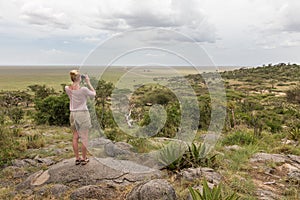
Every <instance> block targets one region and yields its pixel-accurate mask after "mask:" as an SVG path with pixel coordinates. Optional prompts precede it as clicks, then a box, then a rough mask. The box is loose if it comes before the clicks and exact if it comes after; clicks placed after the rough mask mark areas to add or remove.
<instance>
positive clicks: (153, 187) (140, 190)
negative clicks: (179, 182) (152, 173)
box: [126, 179, 177, 200]
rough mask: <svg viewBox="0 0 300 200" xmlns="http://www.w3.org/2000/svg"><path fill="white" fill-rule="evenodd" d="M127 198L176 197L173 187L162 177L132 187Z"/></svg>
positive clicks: (134, 199) (132, 199)
mask: <svg viewBox="0 0 300 200" xmlns="http://www.w3.org/2000/svg"><path fill="white" fill-rule="evenodd" d="M126 199H127V200H153V199H160V200H173V199H177V197H176V193H175V190H174V188H173V187H172V186H171V185H170V184H169V183H168V182H167V181H166V180H164V179H155V180H151V181H149V182H146V183H143V184H139V185H137V186H136V187H134V188H133V189H132V190H131V192H130V193H129V194H128V195H127V197H126Z"/></svg>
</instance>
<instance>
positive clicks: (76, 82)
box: [65, 70, 96, 165]
mask: <svg viewBox="0 0 300 200" xmlns="http://www.w3.org/2000/svg"><path fill="white" fill-rule="evenodd" d="M70 77H71V80H72V82H73V83H72V85H70V86H66V87H65V90H66V93H67V94H68V96H69V99H70V125H71V130H72V132H73V150H74V154H75V157H76V160H75V164H76V165H79V164H82V165H85V164H87V163H88V162H89V159H88V158H87V155H86V154H87V145H88V131H89V128H90V127H91V119H90V113H89V111H88V108H87V104H86V101H87V98H88V97H95V95H96V92H95V89H94V88H93V86H92V85H91V82H90V79H89V77H88V76H87V75H80V73H79V71H78V70H72V71H70ZM82 78H84V80H85V82H86V83H87V86H88V88H87V87H80V82H81V79H82ZM79 138H80V139H81V143H82V147H81V150H82V158H80V157H79V150H78V139H79Z"/></svg>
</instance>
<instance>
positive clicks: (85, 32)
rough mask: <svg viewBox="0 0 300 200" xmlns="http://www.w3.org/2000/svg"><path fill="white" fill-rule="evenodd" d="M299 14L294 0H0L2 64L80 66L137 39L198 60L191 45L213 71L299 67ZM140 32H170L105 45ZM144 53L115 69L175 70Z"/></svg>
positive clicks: (168, 59) (166, 61)
mask: <svg viewBox="0 0 300 200" xmlns="http://www.w3.org/2000/svg"><path fill="white" fill-rule="evenodd" d="M299 10H300V1H299V0H227V1H221V0H187V1H182V0H143V1H141V0H109V1H107V0H86V1H82V0H72V1H67V0H64V1H63V0H51V1H49V0H30V1H28V0H10V1H7V0H0V44H1V45H0V65H61V64H63V65H78V64H81V63H82V62H83V61H84V60H85V59H86V58H87V57H88V55H89V54H90V52H92V50H93V49H95V48H97V46H98V48H102V51H101V52H102V56H103V57H109V56H111V55H113V56H115V55H116V52H114V51H115V50H116V49H122V46H123V47H131V45H132V44H133V43H135V44H137V43H139V42H140V41H136V40H142V41H143V46H145V47H152V46H156V47H157V45H158V44H162V43H164V44H166V43H168V44H171V43H172V44H176V45H177V46H178V47H180V48H181V49H186V51H188V50H190V54H191V57H193V56H194V57H197V56H199V55H197V53H198V51H197V52H196V53H195V52H194V51H193V50H192V49H191V48H190V47H189V45H191V43H193V44H192V45H195V44H198V45H200V46H201V48H203V49H204V51H205V52H206V53H207V56H208V57H209V58H210V59H211V60H212V62H213V63H214V64H215V65H218V66H225V65H230V66H260V65H263V64H268V63H279V62H291V63H298V64H299V63H300V54H299V52H300V12H299ZM143 28H150V29H154V30H157V29H163V30H168V31H169V32H170V33H171V32H173V33H174V34H158V31H154V32H152V33H151V34H146V33H145V34H144V35H143V37H140V36H136V35H134V34H132V37H130V39H128V38H129V37H124V38H126V39H125V40H123V41H122V42H119V43H118V45H120V46H118V45H116V44H114V45H108V44H107V41H110V40H111V38H113V37H116V35H118V34H119V35H120V34H124V33H125V34H127V35H128V34H130V31H133V30H139V29H143ZM128 31H129V32H128ZM178 34H182V35H183V36H184V37H178ZM150 35H151V37H150ZM103 42H104V43H105V42H106V45H104V46H102V47H101V45H100V46H99V44H101V43H103ZM108 43H109V42H108ZM133 46H134V45H133ZM158 46H159V45H158ZM138 47H141V46H138ZM127 50H130V48H127ZM173 50H174V52H175V53H176V48H175V47H174V48H173ZM142 53H145V57H143V61H141V59H140V60H139V59H138V57H140V55H139V53H137V54H136V55H135V56H134V55H131V56H128V57H127V58H126V59H123V61H122V62H123V63H122V62H121V61H120V63H118V64H142V63H140V62H144V64H147V63H148V64H149V63H157V62H161V63H160V64H170V63H171V60H172V64H176V63H174V62H175V60H176V59H175V60H174V59H172V58H171V57H168V56H166V54H165V53H163V52H157V51H156V52H151V51H144V52H140V54H142ZM164 56H165V57H164ZM154 57H156V59H154ZM157 57H160V59H157ZM163 57H164V59H163ZM138 60H139V63H137V62H138ZM153 60H154V61H153ZM162 60H164V62H163V61H162ZM177 64H178V65H180V64H181V63H180V62H178V63H177Z"/></svg>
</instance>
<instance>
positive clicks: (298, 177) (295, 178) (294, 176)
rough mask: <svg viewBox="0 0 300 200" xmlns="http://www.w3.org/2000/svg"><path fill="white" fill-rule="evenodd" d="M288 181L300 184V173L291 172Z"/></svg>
mask: <svg viewBox="0 0 300 200" xmlns="http://www.w3.org/2000/svg"><path fill="white" fill-rule="evenodd" d="M288 180H289V181H291V182H295V183H300V171H292V172H289V173H288Z"/></svg>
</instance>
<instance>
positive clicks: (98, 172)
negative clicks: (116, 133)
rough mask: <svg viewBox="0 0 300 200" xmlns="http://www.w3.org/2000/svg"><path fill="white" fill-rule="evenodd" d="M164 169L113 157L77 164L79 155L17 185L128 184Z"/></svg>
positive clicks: (21, 186) (92, 159)
mask: <svg viewBox="0 0 300 200" xmlns="http://www.w3.org/2000/svg"><path fill="white" fill-rule="evenodd" d="M160 176H161V174H160V171H158V170H154V169H152V168H149V167H145V166H142V165H139V164H136V163H134V162H131V161H126V160H115V159H113V158H97V159H96V158H90V162H89V163H88V164H87V165H75V159H68V160H64V161H62V162H59V163H57V164H55V165H52V166H51V167H50V168H49V169H48V170H46V171H43V170H40V171H38V172H36V173H34V174H32V175H30V176H29V177H28V178H27V179H26V180H25V181H24V182H22V183H20V184H19V185H18V186H17V187H16V188H17V190H23V189H28V188H32V187H35V186H41V185H43V184H49V183H54V184H55V183H59V184H64V185H69V186H70V185H71V186H72V185H75V186H84V185H92V184H98V183H102V182H109V181H110V182H115V183H118V184H121V183H122V184H127V183H135V182H141V181H145V180H149V179H152V178H159V177H160Z"/></svg>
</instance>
